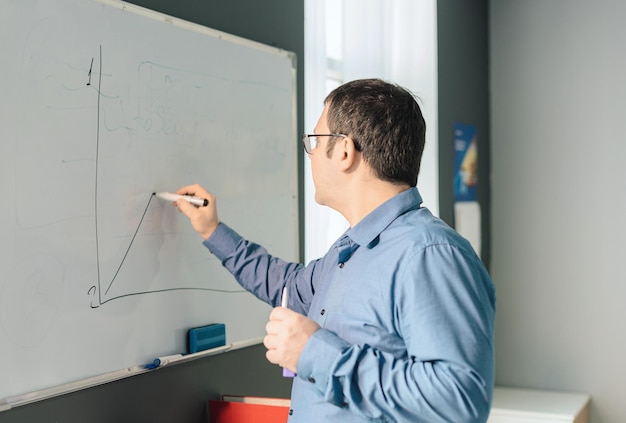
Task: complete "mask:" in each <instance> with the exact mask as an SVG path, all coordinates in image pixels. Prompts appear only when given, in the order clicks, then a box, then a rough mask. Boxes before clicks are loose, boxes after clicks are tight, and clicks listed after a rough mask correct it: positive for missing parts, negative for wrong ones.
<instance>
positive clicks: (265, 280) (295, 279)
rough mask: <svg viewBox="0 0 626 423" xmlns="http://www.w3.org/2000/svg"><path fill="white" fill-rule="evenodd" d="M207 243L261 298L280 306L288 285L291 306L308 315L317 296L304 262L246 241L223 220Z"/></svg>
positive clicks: (224, 264)
mask: <svg viewBox="0 0 626 423" xmlns="http://www.w3.org/2000/svg"><path fill="white" fill-rule="evenodd" d="M203 244H204V246H205V247H207V248H208V249H209V251H211V253H212V254H214V255H215V256H216V257H217V258H218V259H219V260H220V261H221V263H222V265H223V266H224V267H225V268H226V269H227V270H228V271H229V272H230V273H231V274H232V275H233V276H234V277H235V279H236V280H237V282H238V283H239V284H240V285H241V286H242V287H243V288H244V289H246V290H247V291H249V292H251V293H252V294H253V295H254V296H256V297H257V298H258V299H259V300H261V301H263V302H266V303H268V304H270V305H271V306H273V307H277V306H279V305H280V303H281V296H282V290H283V287H285V286H287V287H288V289H289V292H290V293H291V294H290V295H289V308H290V309H292V310H294V311H297V312H299V313H301V314H305V315H306V311H307V309H308V305H309V304H310V301H311V298H312V296H313V288H312V286H311V283H310V282H309V283H307V282H306V281H307V274H308V273H309V272H310V271H311V270H309V269H307V268H305V267H304V266H303V265H302V264H300V263H292V262H287V261H285V260H282V259H279V258H277V257H274V256H272V255H271V254H269V252H268V251H267V250H266V249H265V248H264V247H262V246H260V245H259V244H256V243H254V242H250V241H248V240H245V239H244V238H243V237H242V236H241V235H239V234H238V233H237V232H235V231H234V230H233V229H231V228H230V227H229V226H228V225H226V224H225V223H223V222H220V224H219V225H218V227H217V228H216V229H215V231H214V232H213V234H211V236H210V237H209V238H207V239H206V240H205V241H204V242H203ZM310 279H311V278H310V277H309V279H308V280H309V281H310ZM294 292H295V293H297V295H294V294H293V293H294Z"/></svg>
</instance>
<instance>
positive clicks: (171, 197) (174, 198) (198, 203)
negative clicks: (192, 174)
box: [153, 192, 209, 207]
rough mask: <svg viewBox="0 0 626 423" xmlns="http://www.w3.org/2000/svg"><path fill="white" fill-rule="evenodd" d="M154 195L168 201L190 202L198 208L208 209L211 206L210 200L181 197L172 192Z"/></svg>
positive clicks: (190, 196)
mask: <svg viewBox="0 0 626 423" xmlns="http://www.w3.org/2000/svg"><path fill="white" fill-rule="evenodd" d="M153 195H156V196H157V197H159V198H161V199H163V200H166V201H177V200H181V199H182V200H185V201H188V202H190V203H191V204H193V205H194V206H196V207H206V206H208V205H209V200H207V199H206V198H200V197H194V196H192V195H180V194H174V193H171V192H155V193H153Z"/></svg>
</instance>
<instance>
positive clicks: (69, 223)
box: [0, 0, 298, 399]
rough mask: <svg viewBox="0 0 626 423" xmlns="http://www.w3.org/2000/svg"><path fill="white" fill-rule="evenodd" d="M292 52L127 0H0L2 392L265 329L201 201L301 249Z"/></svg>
mask: <svg viewBox="0 0 626 423" xmlns="http://www.w3.org/2000/svg"><path fill="white" fill-rule="evenodd" d="M294 61H295V58H294V56H293V54H292V53H289V52H286V51H282V50H279V49H276V48H272V47H268V46H263V45H261V44H258V43H254V42H250V41H246V40H243V39H241V38H236V37H234V36H230V35H227V34H224V33H221V32H218V31H214V30H210V29H207V28H203V27H200V26H197V25H193V24H190V23H187V22H183V21H180V20H177V19H174V18H171V17H168V16H165V15H161V14H158V13H155V12H151V11H147V10H146V9H142V8H139V7H137V6H133V5H130V4H127V3H123V2H119V1H113V0H109V1H96V0H53V1H52V0H40V1H37V0H4V1H2V2H1V3H0V62H1V63H2V82H0V192H1V193H2V206H1V207H0V357H2V360H0V375H2V377H1V378H0V399H2V398H8V397H11V396H15V395H21V394H23V393H27V392H32V391H37V390H41V389H45V388H49V387H51V386H55V385H62V384H67V383H68V382H72V381H76V380H80V379H83V378H89V377H93V376H94V375H99V374H105V373H109V372H114V371H116V370H118V369H123V368H128V367H130V366H136V365H138V364H141V363H147V362H149V361H151V360H152V359H153V358H154V357H156V356H161V355H167V354H173V353H178V352H184V351H185V349H186V333H187V330H188V329H189V328H191V327H195V326H201V325H205V324H209V323H214V322H221V323H225V324H226V334H227V342H238V341H242V340H248V339H251V338H257V337H259V336H261V335H262V334H263V333H264V326H265V322H266V319H267V315H268V313H269V310H270V308H269V306H267V305H265V304H262V303H261V302H260V301H258V300H256V299H255V298H254V297H252V295H250V294H248V293H246V292H243V291H242V289H241V288H240V287H239V285H238V284H237V283H236V282H235V281H234V280H233V279H232V277H231V276H230V274H229V273H228V272H226V271H225V270H224V269H223V268H222V266H221V263H219V261H218V260H216V259H215V257H214V256H212V255H211V254H210V253H209V252H208V250H206V249H205V248H204V247H203V246H202V244H201V238H200V237H199V236H198V235H197V234H196V233H195V232H193V230H192V229H191V226H190V224H189V222H188V221H187V219H186V217H185V216H183V215H181V214H179V213H178V212H177V211H176V209H175V208H174V207H172V206H171V204H169V203H167V202H164V201H160V200H158V199H156V198H155V197H153V196H152V193H153V192H158V191H173V190H175V189H177V188H178V187H180V186H182V185H186V184H189V183H196V182H197V183H201V184H202V185H204V186H205V187H207V189H209V190H210V191H212V192H213V193H215V194H216V195H217V198H218V207H219V214H220V217H221V218H222V219H223V220H224V221H225V222H226V223H228V224H229V225H230V226H232V227H234V228H235V229H237V230H238V231H239V232H240V233H241V234H242V235H244V236H245V237H247V238H250V239H253V240H255V241H258V242H260V243H262V244H263V245H265V246H266V247H268V249H269V250H270V252H272V253H273V254H276V255H278V256H280V257H282V258H285V259H288V260H294V261H295V260H297V258H298V228H297V225H298V210H297V168H296V167H297V156H296V154H297V149H296V147H297V136H296V110H295V109H296V103H295V101H296V98H295V97H296V96H295V63H294Z"/></svg>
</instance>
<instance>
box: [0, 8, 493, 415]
mask: <svg viewBox="0 0 626 423" xmlns="http://www.w3.org/2000/svg"><path fill="white" fill-rule="evenodd" d="M131 3H135V4H137V5H139V6H143V7H147V8H150V9H153V10H156V11H159V12H163V13H166V14H168V15H172V16H176V17H179V18H182V19H185V20H188V21H192V22H196V23H199V24H202V25H205V26H208V27H211V28H215V29H218V30H221V31H225V32H228V33H231V34H235V35H239V36H242V37H244V38H248V39H252V40H255V41H259V42H262V43H264V44H269V45H273V46H276V47H279V48H283V49H285V50H290V51H293V52H295V53H296V55H297V57H298V68H297V71H298V86H297V92H298V132H299V133H302V132H303V128H304V118H303V116H304V113H303V110H304V106H303V95H304V94H303V93H304V82H303V81H304V63H303V57H304V2H303V1H295V0H265V1H254V0H222V1H215V0H213V1H209V0H204V1H198V0H177V1H172V0H133V1H131ZM437 9H438V10H437V14H438V18H437V25H438V38H439V40H438V43H439V47H438V60H439V63H438V66H439V76H438V78H439V86H438V90H439V111H438V112H439V139H440V146H439V152H440V153H439V169H440V170H439V178H440V193H439V197H440V213H441V216H442V217H443V218H444V220H446V221H447V222H448V223H450V224H453V223H454V214H453V195H452V194H453V191H452V187H453V185H452V179H453V168H454V166H453V165H454V151H453V144H452V137H453V125H454V122H456V121H462V122H464V123H468V124H473V125H475V126H476V128H477V135H478V143H479V145H478V149H479V160H480V162H479V166H480V170H479V178H480V189H479V201H480V203H481V207H482V225H483V237H482V245H483V260H484V261H485V262H486V263H487V264H489V258H490V231H489V219H490V214H489V202H490V198H489V168H490V163H489V104H488V61H487V60H488V57H487V55H488V48H487V44H488V43H487V0H472V1H463V2H459V1H456V0H439V1H438V5H437ZM251 65H253V64H251ZM294 142H297V140H294ZM300 156H301V157H300V158H299V160H300V163H299V168H300V169H302V162H301V161H302V158H303V157H302V155H300ZM300 173H301V172H300ZM302 178H303V176H302V175H301V174H300V175H298V179H299V187H300V192H302V190H303V188H302V185H303V182H302V181H303V179H302ZM300 201H301V204H302V199H300ZM303 227H304V225H301V228H303ZM301 235H302V232H301ZM302 242H303V236H301V249H300V250H301V256H302V251H303V248H302ZM290 389H291V381H290V380H289V379H284V378H282V376H281V372H280V369H279V368H278V367H277V366H274V365H271V364H269V363H268V362H267V361H266V360H265V348H264V347H263V346H262V345H257V346H253V347H249V348H245V349H241V350H237V351H232V352H229V353H225V354H221V355H217V356H213V357H207V358H203V359H200V360H197V361H194V362H191V363H185V364H180V365H177V366H174V367H170V368H163V369H160V370H158V371H156V372H152V373H147V374H143V375H138V376H134V377H132V378H129V379H124V380H120V381H117V382H112V383H109V384H107V385H103V386H100V387H96V388H91V389H86V390H82V391H79V392H76V393H73V394H68V395H64V396H61V397H57V398H53V399H50V400H46V401H41V402H38V403H35V404H32V405H28V406H22V407H18V408H16V409H13V410H10V411H7V412H4V413H0V423H22V422H29V423H30V422H64V423H72V422H81V423H82V422H90V423H100V422H102V423H105V422H106V423H109V422H205V421H206V407H205V404H206V401H207V400H208V399H209V398H218V397H219V394H220V393H239V394H247V395H271V396H281V397H288V396H289V393H290Z"/></svg>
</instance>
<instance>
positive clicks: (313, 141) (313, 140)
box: [302, 134, 347, 154]
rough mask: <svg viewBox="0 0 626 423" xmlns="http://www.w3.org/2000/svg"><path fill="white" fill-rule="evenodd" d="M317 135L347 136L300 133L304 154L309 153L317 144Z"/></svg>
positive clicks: (342, 135) (325, 135) (324, 135)
mask: <svg viewBox="0 0 626 423" xmlns="http://www.w3.org/2000/svg"><path fill="white" fill-rule="evenodd" d="M319 137H347V135H344V134H302V144H304V151H306V154H311V152H312V151H313V150H314V149H315V147H317V144H319V140H318V138H319Z"/></svg>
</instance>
